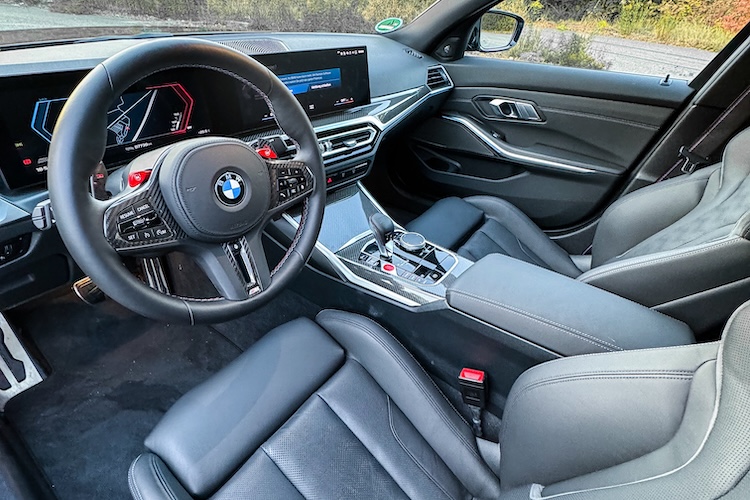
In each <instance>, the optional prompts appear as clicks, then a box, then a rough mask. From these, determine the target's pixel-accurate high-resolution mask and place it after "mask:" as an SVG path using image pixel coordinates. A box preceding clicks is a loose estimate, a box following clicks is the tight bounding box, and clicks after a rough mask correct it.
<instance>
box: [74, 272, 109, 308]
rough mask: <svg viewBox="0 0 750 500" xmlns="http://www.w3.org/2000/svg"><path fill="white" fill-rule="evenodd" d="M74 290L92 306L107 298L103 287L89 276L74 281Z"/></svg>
mask: <svg viewBox="0 0 750 500" xmlns="http://www.w3.org/2000/svg"><path fill="white" fill-rule="evenodd" d="M73 291H74V292H75V294H76V295H78V298H79V299H81V300H82V301H84V302H85V303H86V304H88V305H90V306H93V305H95V304H98V303H99V302H103V301H104V299H106V298H107V296H106V295H104V292H102V290H101V288H99V287H98V286H96V283H94V282H93V281H91V278H89V277H88V276H86V277H84V278H81V279H79V280H78V281H76V282H75V283H73Z"/></svg>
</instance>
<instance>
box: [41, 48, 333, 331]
mask: <svg viewBox="0 0 750 500" xmlns="http://www.w3.org/2000/svg"><path fill="white" fill-rule="evenodd" d="M190 67H194V68H207V69H211V70H215V71H218V72H221V73H224V74H226V75H230V76H232V77H234V78H236V79H237V80H239V81H240V82H242V83H243V84H245V85H247V86H249V87H251V88H254V89H255V90H256V91H257V92H258V93H259V94H260V95H261V96H262V97H263V98H264V99H265V101H266V102H267V104H268V107H269V109H270V110H271V112H272V113H273V116H274V118H275V119H276V122H277V123H278V126H279V128H280V129H281V130H282V131H283V132H284V133H285V134H286V135H288V136H289V137H290V138H291V139H292V140H293V141H294V142H295V143H296V146H297V152H296V155H295V156H294V158H292V159H291V160H288V161H277V160H265V159H263V158H261V156H260V155H258V153H257V152H256V151H254V150H253V149H252V148H250V147H249V146H248V145H247V144H245V143H244V142H242V141H240V140H238V139H232V138H223V137H200V138H194V139H187V140H183V141H181V142H178V143H176V144H173V145H171V146H167V147H165V148H161V149H159V150H156V151H152V152H150V153H146V154H143V155H141V156H139V157H138V158H136V159H135V160H133V161H132V162H131V164H130V168H131V170H136V169H137V170H139V171H146V170H149V169H150V170H151V175H150V177H149V178H148V180H147V181H146V182H144V183H143V184H141V185H139V186H137V187H135V188H130V187H126V189H124V190H123V191H122V192H121V193H118V194H117V195H115V196H114V197H113V198H112V199H110V200H107V201H101V200H97V199H95V198H94V197H93V196H92V195H91V194H90V192H89V182H90V177H91V175H92V174H93V173H94V171H95V169H96V167H97V165H98V164H99V163H100V161H101V160H102V157H103V156H104V151H105V147H106V143H107V112H108V110H109V109H110V108H111V106H112V103H113V102H114V100H115V98H117V97H118V96H120V95H121V94H123V93H124V92H125V91H126V90H127V89H128V88H129V87H131V86H132V85H133V84H135V83H137V82H139V81H140V80H142V79H143V78H145V77H147V76H150V75H152V74H154V73H157V72H159V71H163V70H167V69H174V68H190ZM49 166H50V167H49V173H48V184H49V195H50V201H51V205H52V208H53V210H54V213H55V219H56V223H57V228H58V230H59V232H60V236H61V237H62V239H63V241H64V243H65V245H66V246H67V248H68V250H69V251H70V254H71V255H72V256H73V258H74V259H75V261H76V262H77V263H78V265H79V266H80V267H81V269H82V270H83V271H84V272H86V273H87V274H88V275H89V276H90V277H91V279H92V280H93V281H94V282H95V283H96V284H97V285H99V287H100V288H101V289H102V291H103V292H104V293H105V294H106V295H108V296H109V297H110V298H112V299H114V300H115V301H117V302H119V303H121V304H122V305H124V306H125V307H127V308H129V309H131V310H133V311H135V312H137V313H139V314H142V315H144V316H148V317H151V318H153V319H159V320H164V321H173V322H188V323H191V324H195V323H214V322H221V321H227V320H229V319H232V318H236V317H239V316H242V315H245V314H247V313H249V312H251V311H253V310H254V309H256V308H257V307H259V306H260V305H262V304H264V303H265V302H267V301H268V300H269V299H271V298H272V297H273V296H274V295H275V294H277V293H278V292H280V291H281V290H282V289H283V288H284V287H285V286H286V285H287V284H288V283H289V282H290V281H291V280H292V279H293V278H294V277H295V276H296V275H297V273H298V272H299V271H300V270H301V269H302V267H303V266H304V264H305V262H306V261H307V259H308V258H309V257H310V254H311V253H312V250H313V248H314V245H315V242H316V241H317V237H318V233H319V232H320V225H321V222H322V220H323V210H324V207H325V182H324V175H325V174H324V169H323V160H322V158H321V155H320V151H319V149H318V142H317V139H316V136H315V132H314V130H313V127H312V124H311V123H310V120H309V119H308V117H307V115H306V114H305V112H304V110H303V109H302V107H301V106H300V104H299V103H298V102H297V100H296V99H295V98H294V96H293V95H292V94H291V92H289V90H288V89H287V88H286V86H285V85H284V84H283V83H282V82H281V81H280V80H279V79H278V78H277V77H276V76H275V75H274V74H273V73H271V72H270V71H269V70H268V69H267V68H266V67H265V66H263V65H261V64H260V63H258V62H256V61H255V60H254V59H252V58H250V57H248V56H247V55H245V54H242V53H240V52H238V51H235V50H233V49H230V48H228V47H225V46H223V45H220V44H217V43H213V42H209V41H204V40H197V39H189V38H180V39H164V40H155V41H151V42H146V43H142V44H138V45H137V46H134V47H132V48H129V49H126V50H124V51H122V52H120V53H118V54H116V55H114V56H112V57H111V58H109V59H107V60H106V61H104V62H103V63H101V64H99V65H98V66H97V67H96V68H94V69H93V70H92V71H91V72H90V73H89V74H88V75H87V76H86V77H85V78H84V79H83V80H82V81H81V83H80V84H79V85H78V86H77V87H76V89H75V91H74V92H73V93H72V94H71V96H70V98H69V99H68V101H67V102H66V104H65V106H64V108H63V110H62V112H61V114H60V117H59V119H58V121H57V124H56V126H55V129H54V132H53V134H52V144H51V146H50V151H49ZM289 186H293V188H294V189H290V188H289ZM298 202H303V208H302V216H301V220H300V224H299V228H298V230H297V234H296V235H295V237H294V239H293V241H292V244H291V246H290V247H289V249H288V250H287V252H286V254H285V255H284V257H283V258H282V259H281V261H280V263H279V264H278V265H277V266H276V267H275V268H274V269H272V270H271V269H269V265H268V263H267V261H266V257H265V253H264V251H263V246H262V243H261V235H262V233H263V229H264V227H265V226H266V225H267V224H268V222H269V221H270V220H271V219H273V218H274V217H277V216H279V215H280V214H281V213H282V212H283V211H285V210H286V209H288V208H289V207H290V206H292V205H294V204H296V203H298ZM134 221H137V222H134ZM134 224H137V225H138V226H137V227H134ZM142 224H146V226H147V227H148V228H149V229H148V230H146V231H142V230H138V227H144V226H142ZM168 251H181V252H184V253H186V254H188V255H191V256H192V257H193V258H194V260H195V261H196V263H197V264H198V265H199V266H200V267H201V268H202V269H203V271H204V272H205V273H206V275H207V276H208V278H209V279H210V280H211V282H212V283H213V285H214V287H215V288H216V289H217V291H218V292H219V294H220V295H221V297H217V298H212V299H197V298H190V297H179V296H175V295H171V294H168V293H162V292H159V291H157V290H155V289H154V288H151V287H149V286H148V285H146V284H145V283H143V282H142V281H141V280H140V279H138V278H137V277H135V276H134V275H133V274H132V273H131V272H130V271H129V270H128V269H127V268H126V267H125V265H124V264H123V261H122V259H121V256H124V255H128V256H136V257H138V256H155V255H160V254H164V253H166V252H168Z"/></svg>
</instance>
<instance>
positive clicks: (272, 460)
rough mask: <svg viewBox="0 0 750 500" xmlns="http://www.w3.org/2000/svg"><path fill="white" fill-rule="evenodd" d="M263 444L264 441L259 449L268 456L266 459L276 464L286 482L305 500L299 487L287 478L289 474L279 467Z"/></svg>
mask: <svg viewBox="0 0 750 500" xmlns="http://www.w3.org/2000/svg"><path fill="white" fill-rule="evenodd" d="M264 446H265V443H263V444H262V445H260V450H261V451H262V452H263V454H264V455H265V456H266V458H268V460H270V461H271V463H272V464H274V465H275V466H276V469H277V470H278V471H279V472H280V473H281V475H282V476H284V479H286V480H287V482H288V483H289V484H291V485H292V488H294V489H295V490H297V493H299V496H301V497H302V498H304V499H305V500H307V497H306V496H305V495H303V494H302V492H301V491H300V490H299V488H297V485H295V484H294V483H293V482H292V480H291V479H289V476H287V475H286V473H285V472H284V471H283V470H282V469H281V467H279V464H277V463H276V460H274V459H273V457H272V456H271V455H269V454H268V450H266V449H265V448H264Z"/></svg>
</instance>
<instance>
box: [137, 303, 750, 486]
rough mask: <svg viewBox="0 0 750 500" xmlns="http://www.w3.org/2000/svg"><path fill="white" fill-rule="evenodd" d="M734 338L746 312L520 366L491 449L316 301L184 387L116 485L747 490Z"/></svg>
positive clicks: (741, 343)
mask: <svg viewBox="0 0 750 500" xmlns="http://www.w3.org/2000/svg"><path fill="white" fill-rule="evenodd" d="M748 346H750V306H745V307H743V308H742V310H741V311H740V312H738V313H737V314H736V315H735V317H734V319H733V320H732V321H731V322H730V324H729V325H728V326H727V329H726V332H725V335H724V339H723V341H722V342H721V343H718V342H717V343H713V344H702V345H691V346H680V347H673V348H666V349H653V350H643V351H626V352H617V353H607V354H598V355H589V356H581V357H571V358H565V359H561V360H557V361H552V362H549V363H545V364H543V365H540V366H538V367H535V368H532V369H531V370H529V371H527V372H526V373H525V374H524V375H522V376H521V378H520V379H519V380H518V381H517V382H516V383H515V385H514V386H513V389H512V390H511V393H510V395H509V398H508V403H507V406H506V410H505V414H504V415H503V429H502V433H501V443H500V447H499V448H498V446H497V445H491V444H488V442H486V441H482V440H477V439H476V438H475V437H474V436H473V434H472V431H471V429H470V427H469V425H468V424H467V423H466V422H465V421H464V420H463V419H462V418H461V417H460V416H459V414H458V413H457V412H456V410H455V409H454V408H453V407H452V406H451V405H450V404H449V403H448V401H447V399H446V398H445V397H444V396H443V394H442V393H441V392H440V391H439V390H438V388H437V387H436V386H435V385H434V383H433V382H432V381H431V379H430V378H429V377H428V376H427V374H426V373H425V372H424V370H423V369H422V368H421V367H420V366H419V365H418V364H417V362H416V361H415V360H414V359H413V358H412V357H411V356H410V354H409V353H408V352H407V351H406V350H405V349H404V348H403V347H402V346H401V345H400V344H399V343H398V342H397V341H396V340H395V339H394V338H393V337H392V336H390V335H389V334H388V333H387V332H386V331H385V330H384V329H383V328H381V327H380V326H378V325H377V324H376V323H374V322H373V321H371V320H369V319H366V318H363V317H360V316H356V315H353V314H349V313H343V312H337V311H323V312H322V313H320V314H319V315H318V317H317V318H316V320H315V322H313V321H311V320H307V319H299V320H296V321H292V322H290V323H287V324H286V325H283V326H281V327H279V328H277V329H275V330H273V331H272V332H270V333H269V334H268V335H266V336H265V337H263V338H262V339H261V340H260V341H258V342H257V343H256V344H255V345H254V346H253V347H252V348H251V349H249V350H248V351H246V352H245V353H244V354H242V355H241V356H240V357H239V358H238V359H237V360H235V361H234V362H233V363H231V364H230V365H229V366H227V367H226V368H225V369H223V370H222V371H221V372H219V373H218V374H216V375H214V376H213V377H212V378H210V379H209V380H207V381H206V382H205V383H203V384H202V385H200V386H198V387H196V388H195V389H193V390H192V391H190V392H189V393H187V394H186V395H185V396H183V397H182V398H181V399H180V400H179V401H178V402H177V403H176V404H175V405H174V406H173V408H172V409H170V410H169V412H167V414H166V415H165V416H164V418H163V419H162V421H161V422H160V423H159V424H158V425H157V426H156V428H155V429H154V430H153V432H152V433H151V434H150V435H149V436H148V438H147V439H146V447H147V448H148V450H149V451H148V452H146V453H144V454H142V455H140V456H139V457H138V458H136V460H135V461H134V462H133V464H132V466H131V468H130V472H129V482H130V487H131V491H132V493H133V497H134V498H136V499H137V500H148V499H166V498H168V499H172V500H175V499H177V500H187V499H191V498H212V499H223V498H233V499H234V498H260V499H262V498H430V499H433V498H452V499H458V498H499V499H503V500H512V499H539V498H552V497H554V498H558V497H559V498H566V499H567V498H570V499H576V500H578V499H580V500H588V499H607V500H609V499H626V498H627V499H632V498H659V499H664V500H668V499H680V500H682V499H695V500H701V499H714V498H718V497H722V498H725V499H730V500H732V499H739V498H747V496H748V495H749V494H750V475H748V474H747V472H748V471H749V470H750V427H748V426H747V422H748V421H750V348H748ZM500 451H502V459H500V456H501V455H500V453H499V452H500ZM722 495H724V496H722Z"/></svg>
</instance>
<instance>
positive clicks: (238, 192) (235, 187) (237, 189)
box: [214, 172, 246, 206]
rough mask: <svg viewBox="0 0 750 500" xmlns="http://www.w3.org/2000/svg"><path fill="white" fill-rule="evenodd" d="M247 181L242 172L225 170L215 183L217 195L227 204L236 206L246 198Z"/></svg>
mask: <svg viewBox="0 0 750 500" xmlns="http://www.w3.org/2000/svg"><path fill="white" fill-rule="evenodd" d="M245 191H246V189H245V181H243V180H242V177H240V174H238V173H235V172H224V173H223V174H221V175H220V176H219V178H218V179H217V180H216V184H214V192H215V193H216V197H217V198H218V199H219V201H220V202H222V203H223V204H225V205H229V206H234V205H237V204H239V203H241V202H242V200H243V199H244V198H245Z"/></svg>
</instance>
